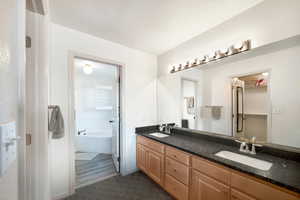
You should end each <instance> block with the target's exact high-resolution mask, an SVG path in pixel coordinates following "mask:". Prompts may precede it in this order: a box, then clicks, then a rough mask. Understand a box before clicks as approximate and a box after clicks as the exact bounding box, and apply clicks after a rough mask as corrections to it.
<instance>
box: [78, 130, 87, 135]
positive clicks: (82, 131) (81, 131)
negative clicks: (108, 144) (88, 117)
mask: <svg viewBox="0 0 300 200" xmlns="http://www.w3.org/2000/svg"><path fill="white" fill-rule="evenodd" d="M81 133H85V134H83V135H86V129H83V130H78V132H77V134H78V135H81Z"/></svg>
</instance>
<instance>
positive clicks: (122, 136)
mask: <svg viewBox="0 0 300 200" xmlns="http://www.w3.org/2000/svg"><path fill="white" fill-rule="evenodd" d="M75 57H76V58H83V59H88V60H92V61H96V62H101V63H107V64H112V65H116V66H117V67H118V69H119V74H120V94H119V95H120V103H119V104H120V113H121V115H120V119H119V121H120V130H119V132H120V141H119V145H120V160H121V162H120V173H121V174H124V173H123V172H124V171H125V169H126V168H125V162H124V158H125V156H124V153H125V152H124V151H125V147H126V145H125V144H124V143H125V140H126V136H125V134H123V133H125V131H124V124H123V123H124V122H123V119H124V112H123V105H124V100H125V98H124V96H123V95H122V94H123V93H124V84H123V81H124V73H123V68H124V66H125V65H124V64H123V63H121V62H117V61H113V60H109V59H104V58H99V57H96V56H92V55H87V54H84V53H80V52H76V51H69V53H68V94H69V95H68V115H69V116H70V119H69V121H68V122H67V123H69V127H70V132H69V136H70V139H69V152H68V154H69V156H68V158H69V194H68V195H72V194H74V193H75V189H76V188H75V153H74V152H75V144H74V141H75V135H74V133H75V118H74V117H75V110H74V107H75V102H74V99H75V96H74V89H75V88H74V80H75V79H74V58H75Z"/></svg>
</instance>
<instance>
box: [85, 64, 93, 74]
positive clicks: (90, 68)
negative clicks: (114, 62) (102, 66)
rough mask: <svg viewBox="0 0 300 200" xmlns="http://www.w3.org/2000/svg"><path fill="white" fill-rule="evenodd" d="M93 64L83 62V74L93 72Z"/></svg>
mask: <svg viewBox="0 0 300 200" xmlns="http://www.w3.org/2000/svg"><path fill="white" fill-rule="evenodd" d="M93 71H94V70H93V66H92V65H90V64H85V65H84V66H83V72H84V73H85V74H91V73H93Z"/></svg>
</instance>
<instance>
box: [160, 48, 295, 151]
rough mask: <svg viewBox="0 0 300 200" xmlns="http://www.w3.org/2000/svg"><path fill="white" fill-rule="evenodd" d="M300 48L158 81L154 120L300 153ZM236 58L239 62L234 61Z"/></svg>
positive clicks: (198, 69) (244, 59) (171, 76)
mask: <svg viewBox="0 0 300 200" xmlns="http://www.w3.org/2000/svg"><path fill="white" fill-rule="evenodd" d="M299 53H300V46H295V47H292V48H286V49H281V50H277V51H274V52H268V53H262V54H261V55H257V54H256V55H255V54H253V56H251V52H249V53H248V55H249V56H244V57H242V58H238V59H237V60H235V58H234V56H233V57H232V58H228V59H231V60H229V61H224V62H223V61H220V62H215V63H212V64H208V65H207V66H205V67H195V68H192V69H187V70H184V71H180V72H176V73H168V74H166V73H161V74H159V78H158V86H157V87H158V88H157V92H158V95H157V96H158V100H157V101H158V117H159V121H160V122H164V123H172V122H175V123H176V124H177V125H179V126H181V127H184V128H189V129H197V130H200V131H202V132H206V133H207V132H208V133H215V134H221V135H225V136H229V137H237V138H238V139H241V138H246V139H251V138H252V137H256V140H257V142H259V143H271V144H279V145H284V146H290V147H298V148H300V134H299V130H300V123H299V119H300V87H299V86H300V79H299V74H300V67H299V56H298V55H299ZM237 57H238V56H237Z"/></svg>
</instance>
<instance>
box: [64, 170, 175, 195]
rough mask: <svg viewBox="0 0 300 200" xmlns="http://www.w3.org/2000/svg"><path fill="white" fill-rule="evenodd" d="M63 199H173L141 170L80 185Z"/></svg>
mask: <svg viewBox="0 0 300 200" xmlns="http://www.w3.org/2000/svg"><path fill="white" fill-rule="evenodd" d="M64 200H173V198H172V197H171V196H170V195H169V194H168V193H166V192H165V191H164V190H163V189H161V188H160V186H158V185H157V184H156V183H154V182H153V181H152V180H151V179H150V178H148V177H147V176H146V175H145V174H143V173H142V172H136V173H133V174H130V175H127V176H114V177H112V178H109V179H106V180H104V181H101V182H97V183H95V184H92V185H89V186H86V187H82V188H79V189H77V190H76V193H75V194H74V195H72V196H70V197H68V198H65V199H64Z"/></svg>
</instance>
